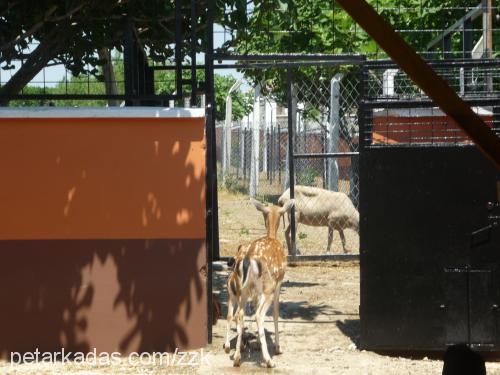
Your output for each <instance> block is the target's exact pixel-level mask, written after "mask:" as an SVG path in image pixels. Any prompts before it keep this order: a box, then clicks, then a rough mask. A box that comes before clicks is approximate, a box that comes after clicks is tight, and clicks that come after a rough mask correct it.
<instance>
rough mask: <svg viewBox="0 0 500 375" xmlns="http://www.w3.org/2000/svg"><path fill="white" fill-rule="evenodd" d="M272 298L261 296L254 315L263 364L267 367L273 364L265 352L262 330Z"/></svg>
mask: <svg viewBox="0 0 500 375" xmlns="http://www.w3.org/2000/svg"><path fill="white" fill-rule="evenodd" d="M273 297H274V295H270V296H266V295H262V296H261V298H260V301H259V307H258V308H257V313H256V314H255V315H256V321H257V327H258V329H259V340H260V347H261V350H262V357H264V362H265V363H266V366H267V367H274V362H273V360H272V359H271V356H270V355H269V352H268V350H267V342H266V331H265V330H264V318H265V316H266V311H267V310H268V309H269V306H271V303H272V301H273Z"/></svg>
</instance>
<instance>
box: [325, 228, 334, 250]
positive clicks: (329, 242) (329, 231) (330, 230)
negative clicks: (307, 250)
mask: <svg viewBox="0 0 500 375" xmlns="http://www.w3.org/2000/svg"><path fill="white" fill-rule="evenodd" d="M332 242H333V227H331V226H328V245H327V246H326V253H327V254H330V250H331V248H332Z"/></svg>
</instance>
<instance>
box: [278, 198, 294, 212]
mask: <svg viewBox="0 0 500 375" xmlns="http://www.w3.org/2000/svg"><path fill="white" fill-rule="evenodd" d="M294 206H295V199H290V200H289V201H287V202H286V203H285V204H284V205H283V207H281V208H280V214H284V213H285V212H288V211H290V210H291V209H292V207H294Z"/></svg>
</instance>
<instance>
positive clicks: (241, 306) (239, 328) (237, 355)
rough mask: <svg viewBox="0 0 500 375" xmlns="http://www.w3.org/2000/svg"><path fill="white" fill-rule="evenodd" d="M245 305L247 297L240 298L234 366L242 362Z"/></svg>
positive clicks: (237, 311) (237, 312)
mask: <svg viewBox="0 0 500 375" xmlns="http://www.w3.org/2000/svg"><path fill="white" fill-rule="evenodd" d="M245 305H246V299H243V298H240V300H239V303H238V309H237V310H236V314H235V317H236V332H237V333H238V338H237V339H236V350H235V352H234V357H233V366H236V367H238V366H239V365H240V364H241V337H242V336H243V321H244V319H245Z"/></svg>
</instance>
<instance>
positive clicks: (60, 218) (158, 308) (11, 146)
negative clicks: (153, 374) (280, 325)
mask: <svg viewBox="0 0 500 375" xmlns="http://www.w3.org/2000/svg"><path fill="white" fill-rule="evenodd" d="M120 124H121V125H123V119H120ZM120 124H109V123H104V124H92V126H89V124H84V123H78V121H77V122H76V123H74V124H67V123H63V122H58V121H56V122H55V123H47V124H35V125H34V124H32V123H27V124H23V123H21V124H16V126H10V124H4V123H0V139H1V140H0V160H1V161H0V168H1V169H2V170H3V171H4V178H3V180H4V181H6V183H4V184H3V185H2V186H0V212H1V213H0V228H4V230H0V257H1V263H0V264H1V266H0V301H1V303H2V309H0V332H2V334H1V335H0V355H1V356H2V357H4V358H9V357H10V352H21V353H22V352H33V351H35V349H37V348H38V349H39V350H40V351H41V352H44V351H60V350H61V349H62V348H63V347H64V348H65V350H66V351H73V352H75V351H82V352H88V351H92V350H93V349H94V348H96V350H97V352H109V353H111V352H113V351H121V352H122V353H130V352H132V351H167V350H168V351H173V350H174V349H175V348H176V347H179V348H197V347H202V346H204V345H206V341H207V326H206V324H207V305H206V303H207V300H206V277H207V269H206V254H205V169H204V167H205V165H204V140H203V132H204V128H203V121H201V124H194V125H193V124H183V123H181V124H179V126H177V125H171V124H159V123H154V122H152V123H147V122H146V123H141V124H140V126H136V125H137V124H125V126H124V127H122V128H119V129H116V126H119V125H120ZM42 125H44V126H42ZM94 125H100V126H94ZM130 125H133V126H130ZM173 127H176V129H177V130H175V129H173ZM138 129H140V131H138ZM7 140H9V141H7ZM7 155H8V156H7ZM200 216H201V217H200ZM4 224H5V225H4Z"/></svg>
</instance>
